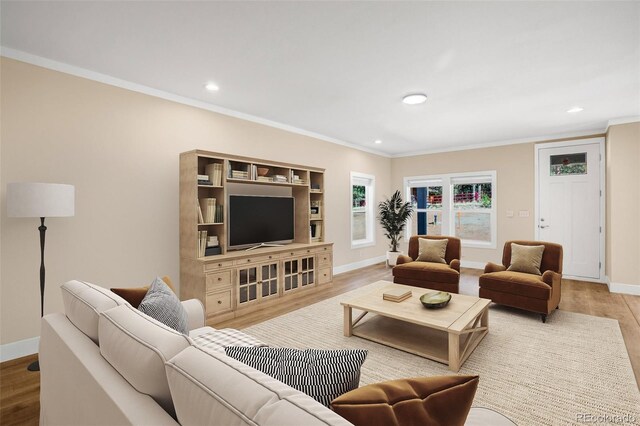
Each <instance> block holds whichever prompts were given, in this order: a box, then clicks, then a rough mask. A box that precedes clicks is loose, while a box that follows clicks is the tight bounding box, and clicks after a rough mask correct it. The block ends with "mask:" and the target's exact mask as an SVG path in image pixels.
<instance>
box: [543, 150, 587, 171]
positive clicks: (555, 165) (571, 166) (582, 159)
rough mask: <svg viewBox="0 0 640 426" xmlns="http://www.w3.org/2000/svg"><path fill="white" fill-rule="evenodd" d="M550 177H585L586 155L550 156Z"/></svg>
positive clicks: (581, 153) (583, 153) (584, 153)
mask: <svg viewBox="0 0 640 426" xmlns="http://www.w3.org/2000/svg"><path fill="white" fill-rule="evenodd" d="M550 160H551V170H550V171H549V173H550V174H551V176H563V175H586V174H587V153H586V152H580V153H575V154H562V155H552V156H551V157H550Z"/></svg>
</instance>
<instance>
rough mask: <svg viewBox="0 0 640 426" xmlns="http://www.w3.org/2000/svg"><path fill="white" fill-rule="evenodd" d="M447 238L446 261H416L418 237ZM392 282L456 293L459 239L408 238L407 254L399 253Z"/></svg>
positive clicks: (458, 276)
mask: <svg viewBox="0 0 640 426" xmlns="http://www.w3.org/2000/svg"><path fill="white" fill-rule="evenodd" d="M419 238H427V239H432V240H442V239H447V240H449V242H448V243H447V251H446V253H445V256H444V260H445V261H446V262H447V263H433V262H422V261H417V260H416V259H417V258H418V247H419V243H418V239H419ZM393 282H394V283H398V284H406V285H411V286H415V287H423V288H432V289H434V290H440V291H448V292H450V293H458V291H459V284H460V239H459V238H455V237H445V236H433V237H432V236H427V235H414V236H412V237H411V238H410V239H409V256H406V255H400V256H398V260H397V262H396V266H394V268H393Z"/></svg>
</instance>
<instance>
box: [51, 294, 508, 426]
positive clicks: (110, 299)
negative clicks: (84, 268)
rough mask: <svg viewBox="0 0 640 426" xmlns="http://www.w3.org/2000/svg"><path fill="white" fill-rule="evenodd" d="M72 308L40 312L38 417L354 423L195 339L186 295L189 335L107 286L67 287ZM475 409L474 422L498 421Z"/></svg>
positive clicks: (193, 309)
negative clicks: (146, 313)
mask: <svg viewBox="0 0 640 426" xmlns="http://www.w3.org/2000/svg"><path fill="white" fill-rule="evenodd" d="M62 295H63V301H64V307H65V313H55V314H50V315H46V316H45V317H44V318H43V319H42V330H41V338H40V354H39V358H40V370H41V379H40V424H41V425H109V426H112V425H176V424H181V425H225V426H232V425H296V426H298V425H309V426H314V425H350V423H349V422H347V421H346V420H345V419H343V418H342V417H340V416H338V415H337V414H335V413H334V412H333V411H331V410H330V409H328V408H326V407H324V406H323V405H321V404H320V403H318V402H317V401H315V400H314V399H312V398H311V397H309V396H307V395H305V394H303V393H301V392H299V391H297V390H294V389H293V388H291V387H289V386H287V385H285V384H284V383H282V382H279V381H278V380H275V379H273V378H271V377H270V376H267V375H265V374H263V373H262V372H260V371H257V370H255V369H253V368H251V367H249V366H247V365H245V364H242V363H240V362H238V361H236V360H234V359H231V358H229V357H227V356H226V355H224V352H221V351H219V350H218V351H216V350H214V349H210V348H205V347H202V346H199V345H196V344H194V341H193V339H194V338H198V336H202V335H204V334H205V333H211V332H212V331H214V329H212V328H210V327H205V326H204V310H203V307H202V304H201V303H200V301H198V300H187V301H184V302H182V304H183V306H184V307H185V309H186V311H187V313H188V316H189V329H190V331H189V336H185V335H183V334H180V333H178V332H176V331H174V330H173V329H171V328H169V327H166V326H165V325H163V324H161V323H160V322H158V321H156V320H154V319H152V318H150V317H148V316H147V315H145V314H143V313H141V312H139V311H138V310H137V309H135V308H133V307H132V306H131V305H130V304H129V303H127V302H126V301H125V300H124V299H122V298H120V297H119V296H117V295H116V294H114V293H112V292H110V291H109V290H106V289H104V288H102V287H99V286H95V285H92V284H89V283H85V282H81V281H70V282H67V283H65V284H64V285H63V286H62ZM495 414H496V413H494V412H492V411H489V410H484V409H472V411H471V413H470V414H469V418H468V419H467V424H474V425H480V424H487V425H489V424H491V425H499V424H511V423H510V422H509V423H506V422H505V423H501V421H502V420H503V419H504V418H502V416H499V415H497V416H496V415H495Z"/></svg>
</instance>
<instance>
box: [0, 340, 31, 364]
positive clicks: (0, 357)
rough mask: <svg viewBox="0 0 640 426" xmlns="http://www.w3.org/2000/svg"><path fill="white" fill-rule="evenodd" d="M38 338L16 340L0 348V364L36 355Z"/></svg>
mask: <svg viewBox="0 0 640 426" xmlns="http://www.w3.org/2000/svg"><path fill="white" fill-rule="evenodd" d="M39 343H40V337H32V338H30V339H24V340H18V341H17V342H12V343H7V344H5V345H1V346H0V362H5V361H10V360H12V359H16V358H22V357H23V356H27V355H31V354H35V353H38V344H39Z"/></svg>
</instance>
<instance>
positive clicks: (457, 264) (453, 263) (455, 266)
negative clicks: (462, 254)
mask: <svg viewBox="0 0 640 426" xmlns="http://www.w3.org/2000/svg"><path fill="white" fill-rule="evenodd" d="M449 266H451V269H455V270H456V271H458V272H460V259H452V260H451V262H449Z"/></svg>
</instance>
